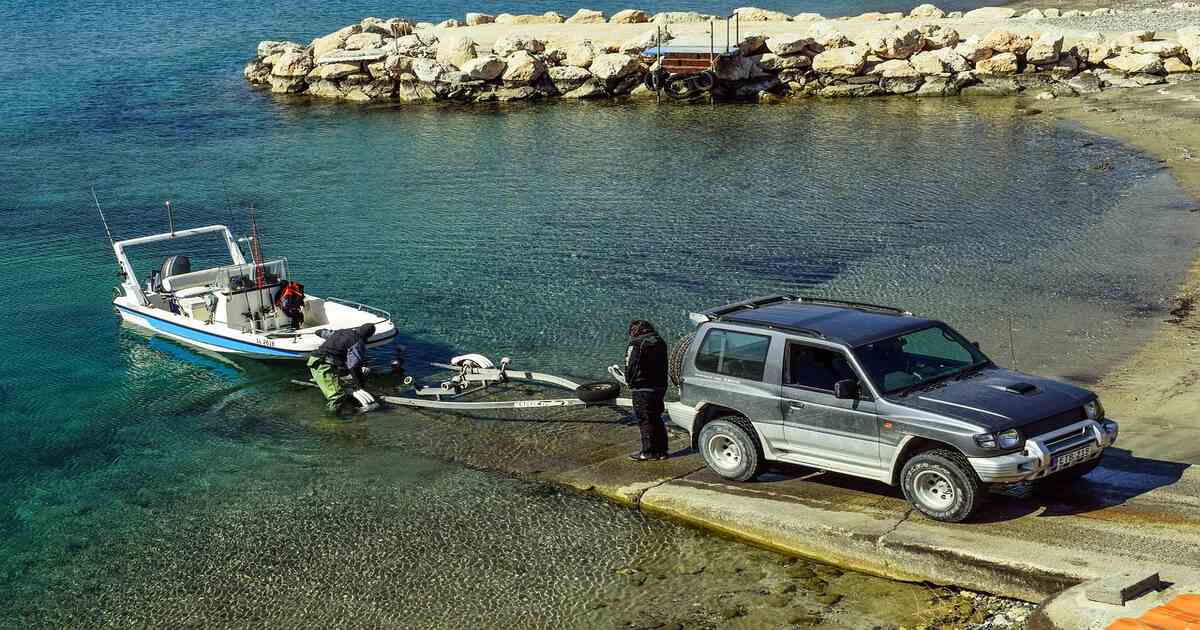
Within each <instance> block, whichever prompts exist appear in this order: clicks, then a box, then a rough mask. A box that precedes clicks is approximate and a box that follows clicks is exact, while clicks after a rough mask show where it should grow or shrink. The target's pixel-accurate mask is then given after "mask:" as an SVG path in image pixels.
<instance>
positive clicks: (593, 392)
mask: <svg viewBox="0 0 1200 630" xmlns="http://www.w3.org/2000/svg"><path fill="white" fill-rule="evenodd" d="M620 393H621V385H620V384H619V383H614V382H612V381H595V382H592V383H584V384H582V385H580V386H579V387H576V388H575V397H576V398H578V399H579V400H582V401H583V402H586V403H601V402H608V401H610V400H614V399H616V397H617V395H618V394H620Z"/></svg>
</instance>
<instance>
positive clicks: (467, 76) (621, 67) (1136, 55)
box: [244, 5, 1200, 102]
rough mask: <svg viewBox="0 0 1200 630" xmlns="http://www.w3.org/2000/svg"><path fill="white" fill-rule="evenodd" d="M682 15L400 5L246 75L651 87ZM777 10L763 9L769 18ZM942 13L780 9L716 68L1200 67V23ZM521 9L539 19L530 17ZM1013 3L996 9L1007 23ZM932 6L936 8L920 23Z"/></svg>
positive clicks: (1041, 86) (454, 97)
mask: <svg viewBox="0 0 1200 630" xmlns="http://www.w3.org/2000/svg"><path fill="white" fill-rule="evenodd" d="M989 10H992V9H981V10H979V11H989ZM739 11H741V12H743V13H745V12H747V9H739ZM756 11H760V10H756ZM1004 11H1008V12H1011V10H1004ZM1047 12H1053V10H1047ZM971 13H974V12H971ZM971 13H968V14H967V16H968V17H970V16H971ZM674 15H676V14H659V15H658V16H654V17H653V18H652V17H650V16H648V15H647V14H646V13H645V12H642V11H636V10H630V11H628V12H621V13H620V14H618V15H616V16H613V18H610V19H609V22H608V23H611V24H617V23H619V24H623V25H628V24H631V23H632V24H640V23H644V22H654V23H655V24H647V25H646V26H647V27H648V28H647V29H646V30H645V31H644V32H642V33H641V34H640V35H637V36H634V37H632V38H629V39H626V40H624V41H598V39H599V38H579V39H574V40H566V41H561V40H555V41H543V40H541V39H538V38H536V37H533V36H526V35H515V34H506V35H503V36H501V37H499V38H498V39H496V40H495V42H494V43H493V44H492V45H491V48H490V49H486V48H484V47H483V46H481V45H480V44H478V43H477V42H476V41H475V40H474V39H472V38H471V37H470V36H468V35H467V34H465V33H463V34H460V32H459V31H458V29H459V27H460V24H462V25H470V24H476V25H479V24H492V23H497V22H499V20H500V18H505V21H506V22H508V23H510V24H523V23H564V22H566V23H571V21H572V20H575V21H576V22H575V23H578V24H601V25H604V24H605V18H604V16H603V15H602V14H600V13H599V12H596V11H587V10H581V11H580V12H578V13H577V14H576V15H575V16H573V17H571V18H563V17H562V16H561V15H558V14H556V13H555V14H553V15H551V14H549V13H547V14H545V15H542V16H499V17H492V16H487V15H483V14H475V13H472V14H468V15H467V16H466V17H467V20H466V22H464V23H458V22H457V21H454V22H455V23H454V24H450V23H449V21H447V22H443V23H442V24H441V25H439V26H436V27H435V26H434V25H431V24H413V23H412V22H409V21H407V20H403V19H400V18H393V19H391V20H386V21H385V20H380V19H377V18H367V19H365V20H363V21H362V22H361V23H359V24H353V25H350V26H347V27H345V28H342V29H340V30H338V31H335V32H333V33H330V34H328V35H325V36H323V37H319V38H317V39H315V40H313V41H312V42H310V43H309V44H307V45H304V44H300V43H296V42H286V41H283V42H276V41H264V42H261V43H260V44H259V45H258V49H257V54H256V56H255V58H254V60H253V61H250V62H249V63H248V64H247V65H246V67H245V71H244V75H245V77H246V79H247V80H248V81H250V82H251V83H254V84H258V85H263V86H269V87H270V89H271V90H272V91H273V92H278V93H288V94H307V95H310V96H314V97H324V98H333V99H344V100H349V101H402V102H431V101H459V102H487V101H515V100H527V99H537V98H614V97H625V96H632V97H638V96H653V95H654V92H653V91H652V90H651V89H650V88H649V87H647V84H648V83H651V82H649V81H647V80H646V77H647V74H649V73H652V72H653V70H654V66H653V63H652V62H653V59H650V58H646V57H643V56H641V55H642V53H643V52H644V51H645V50H646V49H648V48H651V47H653V46H655V45H656V43H657V38H658V37H662V38H663V39H664V40H665V41H670V40H671V39H672V35H671V33H670V32H669V31H668V26H667V25H666V23H670V22H671V21H672V19H671V17H672V16H674ZM689 15H690V14H689ZM771 15H773V13H768V14H765V17H763V18H761V20H762V21H764V22H765V21H770V18H771ZM780 15H781V16H782V14H780ZM942 15H943V13H942V12H941V11H940V10H939V9H937V7H934V6H933V5H921V6H919V7H916V8H915V9H913V10H912V11H911V12H910V13H909V15H908V16H907V17H908V18H909V19H908V20H905V21H904V22H901V23H898V24H896V25H894V26H883V27H882V28H878V29H869V30H865V31H864V32H861V33H859V34H858V35H857V36H856V38H855V39H851V37H850V36H848V35H847V34H846V33H845V32H843V30H842V29H841V28H839V22H841V21H838V20H826V19H824V18H820V17H819V16H811V15H808V14H806V15H804V16H797V17H795V18H789V19H786V20H784V19H783V18H787V16H782V17H781V18H780V19H779V20H777V21H787V22H789V23H790V24H792V25H794V26H795V31H794V32H793V33H783V34H779V33H776V34H771V35H769V36H764V35H757V34H751V35H747V36H745V37H743V38H742V40H741V41H740V42H737V46H736V49H735V50H734V51H733V52H732V54H730V55H728V56H722V57H720V58H718V60H717V62H716V63H715V64H714V67H713V70H712V72H713V74H714V75H715V77H716V82H715V85H714V87H713V89H712V93H713V96H714V97H716V98H718V99H737V100H754V101H760V102H773V101H779V100H783V99H786V98H789V97H810V96H821V97H855V96H882V95H916V96H953V95H958V94H963V95H994V96H1004V95H1013V94H1017V93H1019V92H1023V91H1035V92H1036V93H1037V94H1038V96H1039V98H1055V97H1060V96H1074V95H1078V94H1087V93H1094V92H1098V91H1100V90H1103V89H1106V88H1121V87H1135V86H1145V85H1152V84H1156V83H1163V82H1166V81H1168V80H1170V79H1171V77H1172V76H1174V77H1176V78H1179V79H1182V78H1185V77H1186V78H1189V79H1190V78H1195V77H1197V76H1200V74H1197V73H1200V26H1189V27H1186V28H1182V29H1179V30H1178V32H1177V33H1176V34H1175V36H1174V37H1172V38H1156V37H1155V33H1154V32H1151V31H1134V32H1125V33H1107V34H1103V33H1098V32H1096V33H1079V32H1072V33H1071V34H1070V35H1066V34H1064V32H1062V31H1058V30H1054V29H1049V28H1047V29H1040V30H1036V31H1034V30H1031V29H1029V28H1016V27H1014V28H1012V29H1009V28H1006V27H1005V26H1003V25H1001V26H999V27H997V28H993V29H991V30H990V31H986V32H982V33H976V34H973V35H970V36H967V37H962V36H960V33H959V32H958V31H957V30H955V28H954V27H953V25H952V24H951V23H948V22H947V21H946V20H941V19H940V17H941V16H942ZM664 16H666V17H665V18H664ZM523 17H527V18H530V19H531V20H532V19H533V18H537V20H541V21H540V22H538V21H533V22H529V21H527V22H522V21H521V19H523ZM701 17H702V18H703V16H701ZM1011 17H1012V16H1011V15H1007V14H1006V15H1004V16H994V18H995V19H996V21H997V22H1000V23H1003V22H1004V21H1005V20H1007V19H1010V18H1011ZM922 18H932V21H929V22H928V23H919V22H921V21H922ZM514 20H515V21H514ZM551 20H553V21H551ZM913 20H915V22H914V21H913ZM926 21H927V20H926ZM1026 23H1028V22H1026ZM907 24H914V25H912V26H906V25H907ZM670 28H674V27H673V26H671V27H670ZM464 30H469V29H464Z"/></svg>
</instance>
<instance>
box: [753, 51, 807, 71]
mask: <svg viewBox="0 0 1200 630" xmlns="http://www.w3.org/2000/svg"><path fill="white" fill-rule="evenodd" d="M758 65H759V67H761V68H763V69H764V70H770V71H771V72H782V71H784V70H807V69H808V68H810V67H812V59H810V58H808V57H806V56H804V55H788V56H786V57H781V56H779V55H776V54H775V53H767V54H765V55H762V56H761V57H759V58H758Z"/></svg>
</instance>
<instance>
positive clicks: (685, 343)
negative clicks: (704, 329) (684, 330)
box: [667, 332, 696, 387]
mask: <svg viewBox="0 0 1200 630" xmlns="http://www.w3.org/2000/svg"><path fill="white" fill-rule="evenodd" d="M695 338H696V333H694V332H690V333H688V334H686V335H684V336H683V338H682V339H680V340H679V341H677V342H675V347H674V348H672V349H671V360H670V362H669V363H668V364H667V373H668V374H669V375H670V377H671V383H672V384H673V385H675V386H676V387H678V386H679V385H680V384H681V383H683V357H684V356H686V355H687V352H688V348H691V347H692V340H693V339H695Z"/></svg>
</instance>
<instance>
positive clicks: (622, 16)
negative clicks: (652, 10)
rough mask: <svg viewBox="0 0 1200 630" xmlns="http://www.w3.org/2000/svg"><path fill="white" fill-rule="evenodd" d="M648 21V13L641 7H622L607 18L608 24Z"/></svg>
mask: <svg viewBox="0 0 1200 630" xmlns="http://www.w3.org/2000/svg"><path fill="white" fill-rule="evenodd" d="M649 21H650V15H649V14H647V13H646V12H645V11H642V10H641V9H624V10H622V11H617V12H616V13H614V14H613V15H612V17H610V18H608V22H609V24H645V23H646V22H649Z"/></svg>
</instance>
